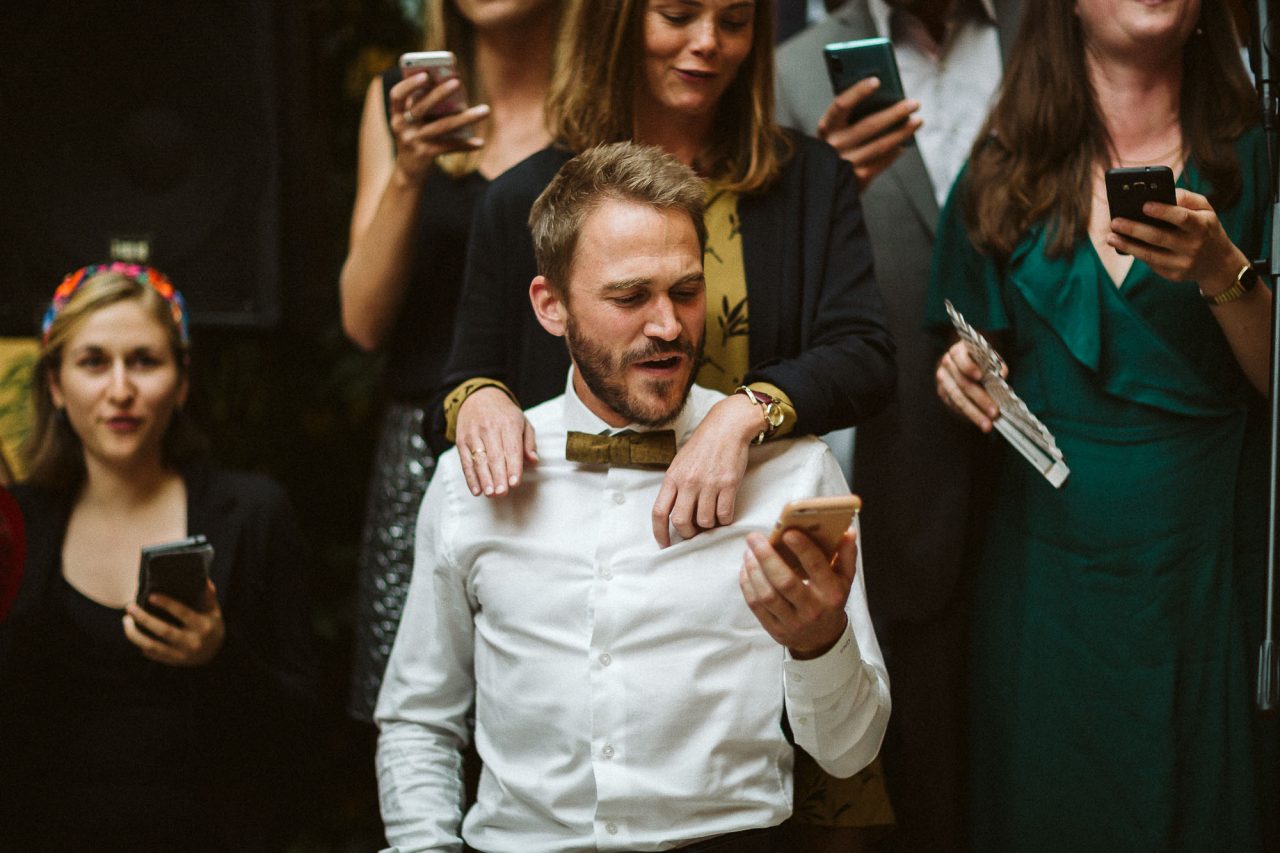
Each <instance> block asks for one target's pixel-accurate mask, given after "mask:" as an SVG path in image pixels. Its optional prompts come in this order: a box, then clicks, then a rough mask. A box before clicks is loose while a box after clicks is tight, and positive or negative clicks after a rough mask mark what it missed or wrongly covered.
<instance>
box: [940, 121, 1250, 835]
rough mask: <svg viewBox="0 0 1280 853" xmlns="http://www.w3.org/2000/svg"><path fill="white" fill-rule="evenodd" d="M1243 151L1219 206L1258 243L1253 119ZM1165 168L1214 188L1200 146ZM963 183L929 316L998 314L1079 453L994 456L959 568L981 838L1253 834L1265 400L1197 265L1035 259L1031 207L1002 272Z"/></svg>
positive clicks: (1060, 431)
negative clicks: (1045, 466) (978, 548)
mask: <svg viewBox="0 0 1280 853" xmlns="http://www.w3.org/2000/svg"><path fill="white" fill-rule="evenodd" d="M1237 151H1238V154H1239V156H1240V161H1241V164H1242V168H1243V171H1244V176H1245V188H1244V191H1243V194H1242V196H1241V198H1240V199H1239V200H1238V201H1237V202H1236V203H1235V204H1234V205H1232V206H1231V207H1230V208H1229V209H1226V210H1223V211H1219V215H1220V218H1221V220H1222V222H1223V225H1224V227H1225V229H1226V231H1227V233H1228V234H1229V235H1230V236H1231V238H1232V240H1233V241H1234V242H1235V243H1236V244H1237V245H1238V246H1239V247H1240V248H1241V249H1242V250H1243V251H1244V252H1245V253H1246V254H1247V255H1249V257H1254V258H1256V257H1259V256H1260V255H1261V253H1262V252H1263V235H1264V233H1267V232H1266V228H1267V227H1268V221H1269V216H1268V212H1267V207H1268V206H1267V204H1266V200H1265V198H1264V193H1263V192H1262V189H1263V186H1262V185H1264V184H1265V175H1266V174H1267V171H1266V159H1265V153H1264V149H1263V145H1262V141H1261V134H1259V133H1255V132H1250V133H1248V134H1246V135H1245V136H1244V137H1242V138H1241V140H1239V142H1238V143H1237ZM1259 176H1261V177H1259ZM961 181H963V176H962V178H961ZM1179 186H1183V187H1187V188H1189V189H1192V190H1194V191H1197V192H1201V193H1204V192H1205V191H1206V187H1205V184H1204V181H1203V179H1202V178H1201V176H1200V175H1199V174H1198V172H1197V170H1196V168H1195V166H1194V164H1189V165H1188V166H1187V168H1186V170H1185V172H1184V174H1183V176H1182V178H1181V179H1180V181H1179ZM957 195H958V193H953V196H952V201H950V202H949V203H948V205H947V207H946V208H945V209H944V211H943V213H942V219H941V222H940V223H939V230H938V239H937V243H936V249H935V255H934V273H933V280H932V282H931V289H930V297H929V300H930V301H929V321H930V323H931V325H934V326H937V327H943V326H945V327H946V328H950V326H949V323H948V322H947V319H946V314H945V312H944V311H943V309H942V300H943V298H944V297H945V298H948V299H950V300H951V301H952V302H953V303H954V304H955V305H956V307H957V308H958V309H959V310H960V312H961V313H962V314H964V316H965V317H966V319H967V320H968V321H969V322H970V323H972V324H973V325H974V326H975V327H977V328H979V329H983V330H988V331H992V332H999V333H1002V334H1001V339H1002V341H1003V344H1002V348H1003V350H1004V352H1003V353H1002V354H1003V355H1004V356H1005V357H1006V359H1007V360H1008V362H1009V368H1010V375H1009V380H1010V382H1011V384H1012V385H1013V386H1014V388H1015V390H1016V391H1017V392H1018V394H1019V395H1021V396H1022V398H1023V399H1024V400H1026V402H1027V404H1028V406H1029V407H1030V408H1031V410H1032V411H1033V412H1035V413H1036V415H1037V416H1039V417H1040V418H1041V420H1043V421H1044V423H1045V424H1046V425H1047V426H1048V427H1049V429H1050V430H1051V431H1052V432H1053V433H1054V435H1055V436H1056V438H1057V441H1058V446H1059V447H1060V448H1061V449H1062V451H1063V453H1064V455H1065V457H1066V462H1067V464H1068V466H1069V467H1070V469H1071V475H1070V477H1069V478H1068V479H1067V481H1066V483H1065V484H1064V485H1063V487H1062V488H1061V489H1054V488H1052V487H1051V486H1050V485H1049V483H1048V482H1047V481H1045V479H1044V478H1043V477H1041V475H1040V474H1039V473H1038V472H1037V471H1036V470H1034V469H1033V468H1032V467H1031V466H1030V465H1029V464H1028V463H1027V462H1026V461H1025V460H1024V459H1023V458H1022V457H1021V456H1020V455H1018V454H1017V453H1015V452H1013V451H1011V450H1010V451H1009V452H1006V453H1005V454H1004V455H1003V457H1002V461H1001V463H1000V464H1001V470H1000V472H999V480H998V484H999V485H998V494H997V497H996V501H995V505H994V508H993V511H992V514H991V516H990V519H989V528H988V533H987V538H986V544H985V548H984V552H983V556H982V560H981V565H980V568H979V570H978V576H977V577H976V579H975V588H974V605H973V628H972V654H971V671H970V696H971V701H970V713H971V718H970V727H971V732H972V734H971V738H970V748H971V752H970V758H969V766H970V768H971V770H970V777H969V792H970V796H971V803H970V804H971V820H972V823H971V825H972V828H973V849H975V850H977V851H984V853H985V851H992V853H1014V851H1036V853H1045V851H1072V853H1077V851H1105V853H1116V851H1143V853H1147V851H1170V850H1179V851H1181V850H1185V851H1197V852H1198V853H1199V852H1200V851H1211V850H1223V851H1253V850H1257V849H1259V846H1260V844H1261V842H1260V840H1259V838H1260V835H1259V833H1260V818H1259V814H1260V811H1261V809H1260V805H1259V803H1260V798H1262V797H1264V794H1263V793H1262V791H1263V790H1268V791H1271V789H1270V787H1269V783H1268V782H1267V781H1266V778H1267V774H1265V773H1262V772H1260V770H1259V765H1260V764H1261V763H1263V762H1264V761H1273V760H1274V753H1273V752H1272V751H1271V749H1270V747H1269V746H1268V745H1267V744H1268V743H1269V741H1268V736H1269V732H1263V731H1262V724H1259V723H1258V721H1257V720H1255V719H1254V716H1253V714H1252V712H1251V702H1252V697H1253V678H1254V675H1253V673H1254V666H1255V664H1254V661H1255V660H1256V648H1257V639H1258V635H1259V632H1260V630H1261V624H1262V621H1263V618H1262V608H1263V586H1262V573H1263V570H1264V558H1263V555H1264V553H1265V552H1264V546H1265V535H1266V528H1265V524H1264V518H1265V511H1264V506H1265V503H1266V498H1267V493H1266V488H1265V480H1264V476H1265V467H1266V442H1265V412H1264V405H1265V404H1264V403H1263V401H1262V399H1261V398H1260V397H1259V396H1258V395H1257V394H1256V393H1255V392H1254V391H1253V390H1252V388H1251V387H1250V386H1249V385H1248V383H1247V381H1246V380H1245V378H1244V376H1243V374H1242V373H1241V371H1240V369H1239V367H1238V365H1237V364H1236V362H1235V360H1234V358H1233V357H1232V354H1231V351H1230V349H1229V348H1228V346H1227V342H1226V339H1225V337H1224V336H1223V334H1222V331H1221V329H1220V328H1219V326H1218V325H1217V323H1216V322H1215V321H1214V319H1213V317H1212V316H1211V314H1210V311H1209V309H1208V307H1207V305H1206V304H1205V303H1204V301H1203V300H1202V298H1201V297H1200V296H1199V293H1198V291H1197V288H1196V286H1195V285H1194V284H1189V283H1178V282H1171V281H1168V280H1166V279H1163V278H1161V277H1159V276H1157V275H1156V274H1155V273H1154V272H1152V270H1151V269H1150V268H1149V267H1147V266H1146V265H1145V264H1144V263H1142V262H1141V261H1137V260H1135V261H1134V263H1133V266H1132V268H1131V269H1130V270H1129V273H1128V275H1127V277H1126V278H1125V280H1124V282H1123V284H1122V285H1121V286H1120V287H1116V285H1115V284H1114V283H1113V282H1112V280H1111V279H1110V277H1109V276H1108V275H1107V273H1106V271H1105V270H1104V268H1103V266H1102V263H1101V261H1100V260H1099V258H1098V255H1097V253H1096V252H1095V250H1094V248H1093V246H1092V244H1091V243H1090V242H1089V240H1088V239H1087V238H1086V239H1084V240H1082V241H1081V242H1080V243H1079V244H1078V245H1077V246H1076V248H1075V249H1074V250H1073V251H1071V252H1069V253H1068V254H1067V255H1066V256H1065V257H1060V258H1050V257H1049V256H1048V255H1047V254H1046V251H1045V249H1046V246H1047V240H1046V233H1045V230H1046V229H1045V228H1043V227H1038V228H1035V229H1033V230H1032V231H1031V232H1030V233H1029V234H1028V235H1027V237H1026V239H1025V240H1023V242H1022V243H1021V244H1020V245H1019V246H1018V247H1017V248H1016V249H1015V251H1014V252H1013V254H1012V256H1011V258H1010V260H1009V262H1008V263H1007V264H1006V265H1005V266H1004V267H1003V269H997V266H996V265H995V264H994V263H992V262H991V261H990V259H988V258H985V257H983V256H981V255H979V254H978V253H977V252H976V250H975V249H974V248H973V247H972V245H971V243H970V241H969V239H968V237H967V235H966V232H965V228H964V225H963V223H962V221H961V217H960V214H959V210H958V208H957V203H956V201H955V199H956V196H957ZM1264 754H1265V756H1267V757H1266V758H1264ZM1265 796H1267V797H1274V791H1271V793H1269V794H1266V795H1265Z"/></svg>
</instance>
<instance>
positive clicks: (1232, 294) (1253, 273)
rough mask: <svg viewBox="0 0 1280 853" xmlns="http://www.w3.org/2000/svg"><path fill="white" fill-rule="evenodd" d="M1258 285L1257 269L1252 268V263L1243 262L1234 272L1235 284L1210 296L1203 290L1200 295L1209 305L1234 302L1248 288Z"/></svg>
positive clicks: (1247, 290) (1246, 291)
mask: <svg viewBox="0 0 1280 853" xmlns="http://www.w3.org/2000/svg"><path fill="white" fill-rule="evenodd" d="M1257 286H1258V271H1257V270H1256V269H1254V268H1253V264H1245V265H1244V266H1242V267H1241V268H1240V272H1238V273H1236V281H1235V284H1233V285H1231V286H1230V287H1228V288H1227V289H1226V290H1224V291H1222V292H1221V293H1219V294H1217V295H1216V296H1210V295H1209V294H1207V293H1205V292H1204V291H1203V290H1202V291H1200V295H1201V296H1203V297H1204V301H1205V302H1208V303H1209V304H1210V305H1226V304H1227V303H1228V302H1235V301H1236V300H1237V299H1239V298H1240V297H1241V296H1244V295H1245V294H1246V293H1248V292H1249V291H1250V290H1253V289H1254V288H1255V287H1257Z"/></svg>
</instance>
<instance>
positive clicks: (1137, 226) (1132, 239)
mask: <svg viewBox="0 0 1280 853" xmlns="http://www.w3.org/2000/svg"><path fill="white" fill-rule="evenodd" d="M1177 194H1178V203H1177V204H1176V205H1171V204H1161V203H1160V202H1156V201H1149V202H1147V203H1146V204H1144V205H1143V206H1142V212H1143V213H1145V214H1147V215H1148V216H1152V217H1155V218H1156V219H1159V220H1161V221H1163V222H1166V223H1168V226H1165V227H1162V226H1157V225H1148V224H1145V223H1142V222H1135V221H1133V220H1131V219H1114V220H1112V222H1111V230H1112V233H1111V234H1110V235H1109V236H1108V237H1107V243H1108V245H1110V246H1112V247H1113V248H1115V249H1118V250H1120V251H1124V252H1128V253H1129V254H1131V255H1133V256H1134V257H1135V258H1137V259H1138V260H1140V261H1142V262H1143V263H1145V264H1146V265H1147V266H1149V267H1151V269H1152V270H1154V271H1155V273H1156V274H1157V275H1159V276H1162V277H1164V278H1167V279H1170V280H1171V281H1194V282H1197V283H1201V284H1205V283H1207V282H1212V281H1215V280H1216V279H1221V278H1222V277H1223V276H1227V277H1228V278H1229V277H1231V276H1234V275H1235V274H1236V272H1238V271H1239V269H1240V267H1241V266H1242V265H1243V264H1244V263H1246V262H1247V261H1248V259H1247V258H1245V257H1244V255H1243V254H1242V253H1241V252H1240V250H1239V249H1238V248H1236V246H1235V244H1234V243H1232V242H1231V238H1230V237H1228V236H1227V233H1226V231H1224V230H1223V228H1222V222H1221V220H1219V219H1218V214H1217V213H1216V212H1215V211H1214V209H1213V205H1211V204H1209V200H1208V199H1207V198H1205V197H1204V196H1202V195H1200V194H1199V193H1194V192H1191V191H1190V190H1186V189H1181V188H1180V189H1178V191H1177ZM1206 289H1207V290H1212V289H1213V288H1212V287H1208V286H1207V285H1206Z"/></svg>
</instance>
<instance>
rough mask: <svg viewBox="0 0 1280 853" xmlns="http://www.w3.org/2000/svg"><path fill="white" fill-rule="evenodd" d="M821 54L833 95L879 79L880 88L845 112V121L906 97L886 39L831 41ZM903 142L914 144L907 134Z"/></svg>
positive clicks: (896, 62) (851, 121) (896, 63)
mask: <svg viewBox="0 0 1280 853" xmlns="http://www.w3.org/2000/svg"><path fill="white" fill-rule="evenodd" d="M822 55H823V58H824V59H825V60H826V63H827V74H828V75H829V76H830V77H831V88H832V89H833V90H834V91H835V93H836V94H837V95H838V94H840V93H841V92H843V91H844V90H845V89H848V88H849V87H850V86H852V85H853V84H854V83H857V82H858V81H859V80H864V79H866V78H867V77H878V78H880V88H879V89H876V90H875V91H874V92H872V93H871V95H870V96H869V97H867V98H865V99H864V100H863V101H862V102H861V103H859V104H858V105H857V106H856V107H854V108H853V109H851V110H850V111H849V124H853V123H854V122H856V121H861V120H862V119H864V118H866V117H867V116H869V115H871V114H872V113H875V112H879V111H880V110H882V109H884V108H885V107H891V106H893V105H894V104H896V103H897V102H898V101H901V100H902V99H903V98H905V97H906V95H905V94H904V93H903V91H902V78H901V77H900V76H899V75H898V60H897V59H896V58H895V57H894V55H893V43H892V42H890V41H889V40H888V39H886V38H873V39H858V40H857V41H842V42H834V43H832V44H829V45H827V46H825V47H824V48H822ZM903 144H904V145H915V144H916V140H915V137H914V136H911V137H909V138H908V139H907V141H906V142H904V143H903Z"/></svg>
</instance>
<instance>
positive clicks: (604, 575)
mask: <svg viewBox="0 0 1280 853" xmlns="http://www.w3.org/2000/svg"><path fill="white" fill-rule="evenodd" d="M600 577H602V578H604V579H605V580H607V581H611V580H613V572H612V571H610V570H609V567H608V566H605V567H604V568H603V569H601V570H600Z"/></svg>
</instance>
